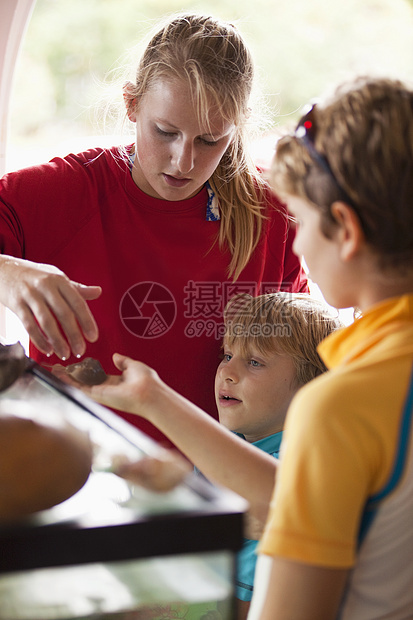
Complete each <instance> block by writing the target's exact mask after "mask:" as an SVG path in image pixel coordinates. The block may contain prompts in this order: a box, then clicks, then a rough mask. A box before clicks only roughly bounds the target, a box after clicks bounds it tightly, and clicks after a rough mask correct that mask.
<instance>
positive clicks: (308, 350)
mask: <svg viewBox="0 0 413 620" xmlns="http://www.w3.org/2000/svg"><path fill="white" fill-rule="evenodd" d="M224 322H225V328H226V332H225V336H224V338H223V359H222V361H221V363H220V364H219V366H218V369H217V372H216V377H215V400H216V403H217V407H218V413H219V421H220V424H217V423H216V422H215V421H214V422H213V424H212V425H210V424H209V423H208V422H207V421H206V420H205V416H206V414H204V413H203V412H202V411H201V410H199V409H197V408H195V407H194V406H192V408H191V409H188V410H187V409H186V408H185V407H184V408H183V409H182V411H181V415H180V416H179V417H176V416H175V415H174V412H172V415H171V416H170V415H169V412H168V413H165V412H164V413H163V414H162V416H161V417H162V419H152V418H151V417H150V410H149V409H148V410H146V409H145V410H142V411H141V410H140V408H139V404H138V402H135V397H134V389H135V387H138V385H137V384H136V385H134V381H135V379H134V376H135V373H136V371H138V374H139V371H140V369H144V368H145V369H146V370H149V369H147V367H144V366H143V365H142V364H140V363H139V362H133V361H132V360H130V359H129V358H125V357H122V356H115V358H114V359H115V363H116V364H117V366H118V367H119V368H120V369H125V372H124V375H123V376H122V377H111V378H110V380H108V382H107V383H106V384H105V386H104V387H103V386H102V387H101V386H95V388H93V390H92V391H90V392H89V393H90V394H91V395H92V396H93V397H95V398H98V399H99V400H101V402H105V403H106V404H109V403H111V406H114V405H116V407H118V408H125V409H127V410H128V411H131V412H135V413H136V412H137V411H138V410H139V412H140V413H142V414H143V415H145V416H146V411H147V413H148V414H149V415H148V419H150V421H151V422H153V423H155V424H156V425H157V426H158V427H159V428H160V429H161V430H162V432H164V433H165V434H166V435H167V436H168V437H169V439H170V440H171V441H173V442H174V443H175V445H177V446H178V447H179V449H180V450H181V451H182V452H183V453H184V454H185V455H186V456H187V457H188V458H189V459H190V460H191V461H192V463H193V464H194V465H195V466H196V468H197V469H199V470H200V471H201V472H202V473H203V474H204V475H205V476H206V477H207V478H209V479H210V480H211V481H213V482H216V483H220V484H223V485H226V486H228V487H230V488H233V489H234V490H235V491H237V492H238V493H239V494H240V495H244V496H245V497H248V496H249V493H250V490H251V487H252V486H253V487H254V488H257V489H258V488H259V487H260V484H261V480H260V478H259V479H254V478H253V477H252V478H251V479H250V478H249V477H248V476H245V475H244V474H243V472H242V469H241V470H240V469H239V463H238V458H235V459H233V457H232V445H233V442H234V441H235V442H236V445H237V446H238V448H239V449H240V450H241V455H240V458H241V459H242V455H243V453H244V451H246V450H248V449H250V446H253V448H252V449H253V450H256V449H259V450H260V454H262V455H263V456H264V457H265V458H268V459H270V460H271V461H272V460H273V457H278V454H279V451H280V444H281V439H282V430H283V427H284V421H285V416H286V414H287V410H288V407H289V404H290V402H291V400H292V398H293V396H294V395H295V394H296V392H297V391H298V390H299V388H301V387H302V386H303V385H304V384H306V383H307V382H309V381H311V380H312V379H314V378H315V377H316V376H318V375H320V374H322V373H323V372H324V371H325V370H326V367H325V365H324V363H323V362H322V360H321V358H320V357H319V355H318V353H317V346H318V345H319V343H320V342H321V341H322V340H324V338H326V336H328V335H329V334H330V333H331V332H332V331H334V330H336V329H337V328H338V327H340V326H341V322H340V320H339V318H338V314H336V315H334V313H332V312H331V310H330V309H329V308H327V306H326V305H325V304H323V303H321V302H320V301H318V300H316V299H313V298H312V297H310V295H308V294H300V293H295V294H294V293H280V292H278V293H271V294H266V295H259V296H258V297H252V296H251V295H238V296H235V297H234V298H233V299H232V300H231V301H230V302H229V304H228V305H227V307H226V309H225V313H224ZM138 374H137V375H136V377H137V379H138V382H139V378H138ZM129 377H130V379H129ZM129 380H131V385H130V386H129V385H126V384H128V382H129ZM119 382H120V384H119V385H120V386H123V387H121V388H119V387H113V383H119ZM110 384H112V386H110ZM125 388H126V389H125ZM182 400H184V399H182ZM184 402H187V401H184ZM165 411H168V410H167V409H165ZM224 427H225V428H224ZM228 431H232V432H231V433H228ZM235 434H236V435H238V437H236V436H235ZM240 440H242V441H241V442H240ZM248 444H249V445H248ZM219 446H221V447H219ZM162 464H163V465H164V468H163V470H164V471H163V473H162V474H161V473H160V469H159V466H160V465H162ZM179 467H180V464H178V478H179V473H180V471H182V472H183V473H185V472H186V470H185V468H182V470H179ZM274 467H275V466H274V465H273V464H271V467H270V470H269V471H270V472H274ZM148 468H149V469H148ZM174 471H175V470H174V468H173V463H171V461H170V459H164V460H162V462H161V463H158V464H154V463H153V462H151V463H149V464H148V463H147V462H145V463H144V464H143V469H142V463H134V464H132V465H131V466H130V467H125V466H122V469H121V470H119V472H118V473H121V474H122V475H123V476H125V477H132V478H133V479H134V480H137V479H138V480H139V481H143V482H144V483H145V485H149V486H151V485H152V486H154V485H153V483H152V481H151V480H149V478H151V477H153V478H152V479H156V482H155V486H156V487H157V488H159V485H162V484H163V482H160V480H161V479H162V481H163V480H166V481H167V483H168V484H169V481H170V480H171V476H172V479H173V481H175V477H174V475H173V472H174ZM137 477H138V478H137ZM272 483H273V478H272V480H271V484H270V489H269V492H268V498H267V499H269V494H270V491H271V488H272ZM264 503H265V502H264ZM266 512H267V506H266V508H265V515H266ZM248 517H249V518H248V520H247V527H246V535H247V536H248V538H245V539H244V544H243V547H242V550H241V552H240V555H239V561H238V573H237V583H236V597H237V599H238V601H239V607H238V618H239V620H242V619H243V618H246V616H247V613H248V609H249V605H250V601H251V598H252V593H253V583H254V572H255V564H256V546H257V543H258V539H259V537H260V535H261V533H262V529H263V523H264V518H258V519H257V515H255V514H254V513H252V514H251V515H248Z"/></svg>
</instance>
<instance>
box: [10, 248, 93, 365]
mask: <svg viewBox="0 0 413 620" xmlns="http://www.w3.org/2000/svg"><path fill="white" fill-rule="evenodd" d="M101 292H102V289H101V288H100V286H85V285H83V284H80V283H78V282H73V281H72V280H69V278H68V277H67V276H66V275H65V274H64V273H63V272H62V271H60V269H57V267H54V266H52V265H43V264H38V263H32V262H30V261H26V260H23V259H18V258H14V257H12V256H0V302H1V303H2V304H4V305H5V306H6V307H7V308H9V309H10V310H12V312H14V313H15V314H16V315H17V316H18V317H19V319H20V320H21V322H22V324H23V327H24V328H25V329H26V331H27V332H28V334H29V337H30V339H31V341H32V342H33V344H34V345H35V346H36V347H37V348H38V349H39V351H41V352H42V353H45V354H46V355H52V354H53V353H55V354H56V355H57V356H58V357H59V358H60V359H62V360H64V359H67V358H68V357H70V355H71V353H73V355H75V356H77V357H80V356H82V355H83V354H84V353H85V350H86V343H85V340H88V341H89V342H95V341H96V340H97V339H98V336H99V332H98V328H97V325H96V322H95V320H94V318H93V315H92V313H91V311H90V309H89V306H88V304H87V303H86V302H87V301H90V300H93V299H97V297H99V295H100V294H101Z"/></svg>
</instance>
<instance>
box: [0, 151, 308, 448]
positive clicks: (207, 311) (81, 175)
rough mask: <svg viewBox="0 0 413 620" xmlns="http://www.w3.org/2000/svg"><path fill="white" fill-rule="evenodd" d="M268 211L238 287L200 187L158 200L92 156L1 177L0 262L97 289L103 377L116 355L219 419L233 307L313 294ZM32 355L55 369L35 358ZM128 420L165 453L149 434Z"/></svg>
mask: <svg viewBox="0 0 413 620" xmlns="http://www.w3.org/2000/svg"><path fill="white" fill-rule="evenodd" d="M269 200H270V201H271V204H269V205H268V213H267V215H268V220H267V221H266V222H265V225H264V231H263V234H262V238H261V241H260V243H259V245H258V247H257V248H256V250H255V251H254V254H253V256H252V257H251V260H250V261H249V263H248V265H247V267H246V268H245V269H244V270H243V272H242V273H241V276H240V277H239V279H238V281H237V283H236V284H235V285H234V284H233V283H232V282H231V281H230V280H228V276H227V269H228V264H229V259H230V256H229V252H228V251H227V250H223V251H221V250H220V249H219V246H218V243H215V244H214V241H215V239H216V236H217V233H218V230H219V221H206V204H207V190H206V189H205V188H204V189H202V190H201V191H200V192H199V193H198V194H197V195H196V196H194V197H193V198H190V199H188V200H184V201H178V202H168V201H164V200H160V199H156V198H152V197H150V196H148V195H146V194H144V193H143V192H142V191H141V190H140V189H139V188H138V187H137V186H136V185H135V183H134V181H133V179H132V176H131V174H130V169H129V166H128V162H127V161H125V160H124V159H123V158H122V157H121V156H120V155H119V150H118V148H112V149H101V148H98V149H92V150H89V151H87V152H85V153H80V154H78V155H73V154H72V155H68V156H67V157H66V158H64V159H60V158H56V159H53V160H52V161H51V162H49V163H47V164H43V165H40V166H35V167H32V168H27V169H24V170H20V171H17V172H13V173H10V174H8V175H6V176H5V177H3V179H2V180H1V181H0V251H1V252H2V253H3V254H10V255H12V256H16V257H20V258H25V259H28V260H31V261H34V262H39V263H48V264H52V265H55V266H56V267H58V268H59V269H61V270H62V271H63V272H65V273H66V275H67V276H68V277H69V278H71V279H72V280H75V281H77V282H81V283H83V284H88V285H92V284H93V285H99V286H101V287H102V289H103V293H102V295H101V297H100V298H99V299H98V300H95V301H92V302H89V303H90V308H91V311H92V312H93V315H94V317H95V319H96V321H97V324H98V327H99V333H100V336H99V339H98V341H97V342H96V343H94V344H88V346H87V352H86V355H87V356H91V357H94V358H97V359H98V360H99V361H100V362H101V363H102V365H103V367H104V369H105V371H106V372H108V373H115V372H117V370H116V369H115V367H114V365H113V362H112V354H113V353H115V352H118V353H122V354H125V355H128V356H130V357H132V358H134V359H138V360H141V361H143V362H145V363H146V364H148V365H149V366H151V367H153V368H154V369H155V370H156V371H157V372H158V373H159V375H160V376H161V378H162V379H163V380H164V381H165V382H166V383H168V384H169V385H171V386H172V387H173V388H174V389H176V390H177V391H178V392H180V393H181V394H183V395H184V396H186V397H187V398H189V399H190V400H191V401H193V402H195V403H196V404H197V405H199V406H200V407H202V408H203V409H204V410H205V411H207V412H208V413H210V414H211V415H212V416H214V417H215V418H216V417H217V412H216V407H215V400H214V376H215V371H216V367H217V365H218V363H219V353H220V347H221V342H222V335H223V331H222V312H223V308H224V306H225V303H226V301H228V299H229V298H230V297H231V296H232V295H233V294H234V293H236V292H241V291H247V292H250V293H253V294H258V293H261V292H269V291H270V290H279V289H282V290H289V291H303V290H307V288H306V286H307V285H306V279H305V276H304V275H303V272H302V270H301V267H300V262H299V260H298V259H297V257H296V256H295V255H294V254H293V252H292V249H291V245H292V240H293V233H292V232H291V231H289V229H288V228H289V227H288V220H287V218H286V215H285V209H284V207H283V206H282V205H281V204H280V203H279V202H278V201H277V199H276V198H275V197H273V196H271V197H269ZM30 354H31V356H32V357H33V358H34V359H36V360H37V361H38V362H40V363H42V362H46V359H47V364H48V365H50V364H51V363H58V362H59V361H60V360H58V359H57V358H55V359H53V358H45V357H44V356H43V355H42V354H40V353H39V351H37V350H36V349H34V347H31V350H30ZM73 361H74V359H73V358H72V359H69V360H68V361H67V363H73ZM121 415H122V416H123V417H125V418H126V419H127V420H129V421H130V422H132V424H134V425H135V426H137V427H138V428H140V429H142V430H144V431H145V432H147V433H148V434H149V435H151V436H152V437H154V438H155V439H158V440H162V441H164V442H165V439H164V437H163V435H162V434H161V433H159V431H157V429H155V428H154V427H153V426H152V425H151V424H150V423H148V422H146V421H145V420H142V419H140V418H137V417H135V416H132V415H128V414H121ZM165 443H168V442H165Z"/></svg>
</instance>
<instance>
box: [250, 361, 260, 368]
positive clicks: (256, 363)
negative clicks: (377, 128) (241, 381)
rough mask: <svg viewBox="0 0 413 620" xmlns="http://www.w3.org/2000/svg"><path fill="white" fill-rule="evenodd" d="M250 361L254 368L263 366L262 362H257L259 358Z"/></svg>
mask: <svg viewBox="0 0 413 620" xmlns="http://www.w3.org/2000/svg"><path fill="white" fill-rule="evenodd" d="M249 363H250V364H251V366H252V367H253V368H259V367H260V366H262V364H260V362H257V360H250V361H249Z"/></svg>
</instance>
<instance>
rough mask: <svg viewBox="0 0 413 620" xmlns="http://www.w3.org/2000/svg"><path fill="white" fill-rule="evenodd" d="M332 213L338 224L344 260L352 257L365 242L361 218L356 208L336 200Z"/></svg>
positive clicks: (337, 233) (332, 206) (338, 238)
mask: <svg viewBox="0 0 413 620" xmlns="http://www.w3.org/2000/svg"><path fill="white" fill-rule="evenodd" d="M331 213H332V215H333V217H334V219H335V220H336V222H337V224H338V228H337V232H336V235H337V237H336V238H337V240H338V241H339V243H340V246H341V247H340V254H341V258H342V259H343V260H344V261H348V260H350V259H352V258H353V257H354V256H355V255H356V254H357V253H358V252H359V250H360V248H361V246H362V245H363V244H364V242H365V236H364V232H363V229H362V227H361V223H360V219H359V217H358V215H357V214H356V212H355V211H354V209H353V208H352V207H350V206H349V205H348V204H347V203H345V202H339V201H337V202H334V203H333V204H332V205H331Z"/></svg>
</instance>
